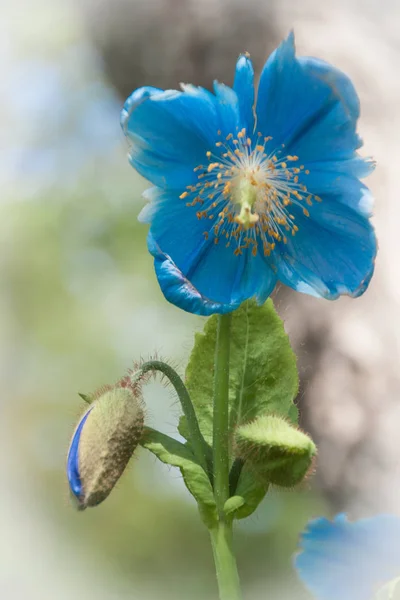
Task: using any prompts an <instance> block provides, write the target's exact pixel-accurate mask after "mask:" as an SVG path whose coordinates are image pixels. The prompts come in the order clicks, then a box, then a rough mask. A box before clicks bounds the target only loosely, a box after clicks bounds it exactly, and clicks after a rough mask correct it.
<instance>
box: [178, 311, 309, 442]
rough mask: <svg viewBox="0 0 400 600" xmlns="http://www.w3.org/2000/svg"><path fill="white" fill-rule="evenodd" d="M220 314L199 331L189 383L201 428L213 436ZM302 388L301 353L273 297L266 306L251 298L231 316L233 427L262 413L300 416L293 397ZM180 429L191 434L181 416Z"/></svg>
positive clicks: (188, 370)
mask: <svg viewBox="0 0 400 600" xmlns="http://www.w3.org/2000/svg"><path fill="white" fill-rule="evenodd" d="M217 321H218V317H217V315H213V316H212V317H210V318H209V319H208V321H207V323H206V325H205V327H204V332H203V333H197V334H196V336H195V344H194V348H193V350H192V354H191V356H190V360H189V363H188V366H187V369H186V386H187V388H188V390H189V393H190V396H191V398H192V401H193V404H194V406H195V409H196V413H197V417H198V420H199V424H200V429H201V431H202V433H203V435H204V437H205V438H206V440H207V441H208V442H211V440H212V403H213V384H214V354H215V343H216V336H217ZM297 390H298V375H297V368H296V357H295V355H294V353H293V351H292V349H291V347H290V343H289V339H288V336H287V335H286V332H285V330H284V327H283V323H282V320H281V319H280V317H279V316H278V315H277V313H276V312H275V309H274V305H273V303H272V300H268V301H267V302H266V303H265V304H264V305H263V306H257V305H256V304H255V302H252V301H248V302H245V303H244V304H242V306H241V307H240V308H239V309H238V310H236V311H235V312H234V313H233V315H232V334H231V357H230V388H229V403H230V426H231V430H233V429H235V428H236V427H237V426H239V425H241V424H243V423H246V422H249V421H251V420H252V419H254V418H255V417H257V416H258V415H261V414H275V415H281V416H285V417H288V418H289V420H291V421H292V422H296V421H297V409H296V407H295V405H294V404H293V399H294V397H295V396H296V394H297ZM179 431H180V433H181V434H182V435H183V436H184V437H186V438H187V427H186V423H185V420H184V419H181V423H180V427H179Z"/></svg>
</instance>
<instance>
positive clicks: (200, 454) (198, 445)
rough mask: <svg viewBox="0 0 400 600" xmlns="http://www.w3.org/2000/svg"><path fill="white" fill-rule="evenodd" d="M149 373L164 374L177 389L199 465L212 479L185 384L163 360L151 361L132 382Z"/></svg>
mask: <svg viewBox="0 0 400 600" xmlns="http://www.w3.org/2000/svg"><path fill="white" fill-rule="evenodd" d="M149 371H158V372H160V373H162V374H163V375H165V377H167V379H169V381H170V382H171V384H172V386H173V387H174V388H175V391H176V393H177V396H178V398H179V401H180V403H181V406H182V411H183V414H184V415H185V417H186V421H187V426H188V430H189V434H190V441H191V444H192V446H193V452H194V454H195V456H196V458H197V460H198V462H199V464H200V465H201V466H202V467H203V469H204V470H205V471H206V473H208V475H209V477H210V478H212V471H211V464H210V461H209V446H208V445H207V443H206V441H205V439H204V437H203V435H202V433H201V431H200V427H199V423H198V421H197V416H196V413H195V410H194V407H193V403H192V400H191V398H190V395H189V392H188V391H187V389H186V386H185V384H184V383H183V381H182V379H181V378H180V376H179V375H178V373H177V372H176V371H175V369H173V368H172V367H171V366H170V365H168V364H167V363H165V362H163V361H161V360H149V361H147V362H145V363H144V364H143V365H142V366H141V367H140V369H139V370H138V371H136V372H135V373H134V374H133V375H132V376H131V381H132V382H135V381H136V380H140V379H141V378H142V377H143V375H144V374H145V373H148V372H149Z"/></svg>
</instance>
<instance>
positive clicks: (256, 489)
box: [235, 464, 269, 519]
mask: <svg viewBox="0 0 400 600" xmlns="http://www.w3.org/2000/svg"><path fill="white" fill-rule="evenodd" d="M268 487H269V485H268V483H267V482H263V481H260V480H259V479H258V477H256V476H255V474H254V470H253V468H252V467H251V466H249V465H248V464H245V465H244V467H243V469H242V472H241V474H240V478H239V483H238V486H237V489H236V495H237V496H242V497H243V498H244V499H245V503H244V505H243V506H242V507H241V508H239V509H238V510H237V511H236V512H235V518H236V519H245V518H246V517H248V516H250V515H251V514H252V513H253V512H254V511H255V510H256V508H257V506H258V505H259V504H260V502H261V501H262V500H263V499H264V496H265V494H266V493H267V491H268Z"/></svg>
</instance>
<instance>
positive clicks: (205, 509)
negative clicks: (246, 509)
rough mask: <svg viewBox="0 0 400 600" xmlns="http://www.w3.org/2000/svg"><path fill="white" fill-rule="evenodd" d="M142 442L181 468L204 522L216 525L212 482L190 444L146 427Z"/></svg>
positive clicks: (160, 456) (209, 526)
mask: <svg viewBox="0 0 400 600" xmlns="http://www.w3.org/2000/svg"><path fill="white" fill-rule="evenodd" d="M140 443H141V445H142V446H143V447H144V448H147V450H149V451H150V452H152V453H153V454H154V455H155V456H156V457H157V458H158V459H159V460H160V461H161V462H163V463H166V464H168V465H172V466H173V467H178V468H179V469H180V471H181V473H182V476H183V480H184V482H185V485H186V487H187V489H188V490H189V492H190V493H191V494H192V496H194V497H195V499H196V500H197V503H198V506H199V511H200V514H201V516H202V519H203V521H204V523H205V524H206V525H207V527H208V528H211V527H214V526H215V525H216V524H217V521H218V519H217V508H216V505H215V499H214V494H213V490H212V487H211V483H210V480H209V478H208V475H207V474H206V472H205V471H204V469H203V468H202V467H201V465H200V464H199V463H198V462H197V461H196V458H195V457H194V454H193V453H192V451H191V449H190V447H189V445H185V444H182V443H181V442H178V440H175V439H173V438H171V437H169V436H168V435H165V434H163V433H160V432H159V431H156V430H155V429H150V428H146V429H145V433H144V435H143V438H142V440H141V442H140Z"/></svg>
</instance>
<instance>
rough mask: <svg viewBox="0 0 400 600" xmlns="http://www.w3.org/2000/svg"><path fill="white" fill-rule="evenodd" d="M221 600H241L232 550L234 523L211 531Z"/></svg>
mask: <svg viewBox="0 0 400 600" xmlns="http://www.w3.org/2000/svg"><path fill="white" fill-rule="evenodd" d="M210 536H211V544H212V549H213V554H214V562H215V570H216V572H217V581H218V589H219V597H220V600H241V599H242V594H241V591H240V582H239V575H238V571H237V566H236V558H235V555H234V553H233V548H232V521H230V522H225V523H224V522H220V524H219V526H218V527H217V528H216V529H212V530H211V531H210Z"/></svg>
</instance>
